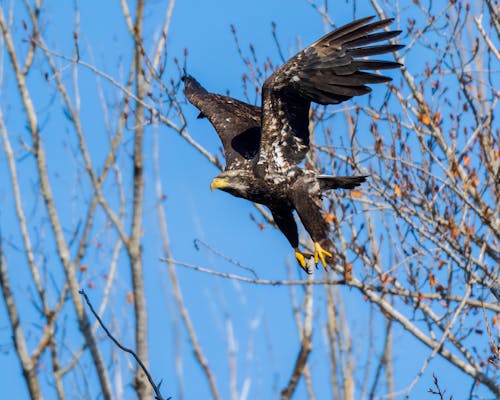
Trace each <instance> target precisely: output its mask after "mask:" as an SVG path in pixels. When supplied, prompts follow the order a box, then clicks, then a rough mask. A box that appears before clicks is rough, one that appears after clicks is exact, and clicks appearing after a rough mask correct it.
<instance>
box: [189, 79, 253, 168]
mask: <svg viewBox="0 0 500 400" xmlns="http://www.w3.org/2000/svg"><path fill="white" fill-rule="evenodd" d="M182 80H183V81H184V94H185V95H186V98H187V99H188V100H189V102H190V103H191V104H193V105H194V106H196V108H198V109H199V110H200V114H199V115H198V118H208V120H209V121H210V122H211V123H212V125H213V126H214V128H215V130H216V131H217V134H218V135H219V137H220V139H221V141H222V146H223V147H224V157H225V159H226V170H228V169H240V168H249V166H250V160H252V159H253V158H254V157H255V156H256V155H257V153H258V150H259V144H260V136H261V129H260V123H261V116H260V115H261V112H260V107H256V106H252V105H250V104H247V103H244V102H242V101H239V100H236V99H233V98H231V97H228V96H221V95H219V94H215V93H209V92H208V91H207V90H206V89H205V88H203V87H202V86H201V85H200V84H199V83H198V81H196V79H194V78H193V77H192V76H189V75H186V76H184V77H183V78H182Z"/></svg>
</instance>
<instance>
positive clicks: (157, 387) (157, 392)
mask: <svg viewBox="0 0 500 400" xmlns="http://www.w3.org/2000/svg"><path fill="white" fill-rule="evenodd" d="M78 293H80V294H81V295H82V296H83V297H84V299H85V302H86V303H87V305H88V306H89V308H90V311H91V312H92V314H93V315H94V317H95V318H96V319H97V321H98V322H99V325H101V328H102V329H104V332H106V335H108V337H109V338H110V339H111V340H112V341H113V343H114V344H115V345H116V346H118V347H119V348H120V349H121V350H123V351H124V352H126V353H129V354H132V357H134V359H135V361H136V362H137V364H139V366H140V367H141V369H142V371H143V372H144V373H145V374H146V376H147V378H148V381H149V383H150V385H151V387H152V388H153V390H154V392H155V398H156V399H157V400H164V398H163V396H162V395H161V393H160V385H161V382H160V383H159V384H158V385H156V384H155V383H154V381H153V378H152V377H151V374H150V373H149V371H148V369H147V368H146V366H145V365H144V363H143V362H142V361H141V359H140V358H139V357H138V356H137V354H136V353H135V351H134V350H132V349H129V348H128V347H125V346H123V345H122V344H121V343H120V342H119V341H118V340H117V339H116V338H115V337H114V336H113V334H112V333H111V332H110V331H109V329H108V328H107V327H106V325H104V322H102V319H101V317H99V314H98V313H97V311H96V310H95V309H94V306H92V303H91V302H90V299H89V297H88V296H87V293H85V290H83V289H81V290H79V291H78ZM169 399H171V397H168V398H167V399H166V400H169Z"/></svg>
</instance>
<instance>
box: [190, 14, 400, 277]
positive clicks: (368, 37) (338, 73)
mask: <svg viewBox="0 0 500 400" xmlns="http://www.w3.org/2000/svg"><path fill="white" fill-rule="evenodd" d="M372 19H373V17H368V18H363V19H359V20H356V21H354V22H351V23H350V24H347V25H345V26H342V27H341V28H338V29H336V30H334V31H333V32H330V33H328V34H327V35H325V36H323V37H322V38H321V39H319V40H318V41H317V42H315V43H313V44H312V45H310V46H309V47H307V48H305V49H304V50H302V51H301V52H299V53H298V54H296V55H295V56H294V57H292V58H291V59H290V60H288V61H287V62H286V63H285V64H283V65H282V66H281V67H280V68H279V69H278V70H276V71H275V72H274V73H273V74H272V75H271V76H269V77H268V78H267V79H266V81H265V82H264V85H263V86H262V107H257V106H253V105H250V104H247V103H245V102H242V101H239V100H236V99H233V98H231V97H228V96H222V95H219V94H215V93H210V92H208V91H207V90H205V89H204V88H203V87H202V86H201V85H200V84H199V83H198V82H197V81H196V80H195V79H194V78H193V77H191V76H189V75H185V76H184V77H183V81H184V85H185V87H184V93H185V95H186V98H187V99H188V100H189V102H191V103H192V104H193V105H194V106H196V107H197V108H198V109H199V110H200V114H199V116H198V118H208V120H209V121H210V122H211V123H212V125H213V126H214V128H215V130H216V131H217V134H218V135H219V137H220V139H221V141H222V145H223V148H224V156H225V159H226V167H225V169H224V171H223V172H222V173H221V174H219V175H218V176H217V177H216V178H215V179H214V180H213V181H212V183H211V185H210V188H211V189H212V190H213V189H221V190H223V191H225V192H228V193H230V194H232V195H234V196H237V197H242V198H244V199H247V200H250V201H252V202H255V203H259V204H263V205H265V206H267V207H268V208H269V210H270V211H271V213H272V216H273V218H274V221H275V223H276V225H277V226H278V228H279V229H280V230H281V232H283V234H284V235H285V236H286V238H287V239H288V241H289V242H290V244H291V245H292V247H293V248H294V250H295V257H296V259H297V261H298V262H299V264H300V266H301V267H302V268H303V269H305V270H306V271H307V269H306V266H307V262H306V258H309V257H312V256H314V262H315V263H316V265H317V264H318V262H319V261H321V263H322V264H323V266H324V267H325V268H326V266H327V261H326V257H332V254H331V252H330V251H328V250H327V249H325V248H324V247H326V243H327V242H328V237H329V226H328V223H327V221H326V220H325V219H324V217H323V214H324V212H323V202H322V197H321V194H322V192H323V191H326V190H330V189H338V188H342V189H352V188H354V187H356V186H358V185H360V184H361V183H362V182H364V181H365V180H366V176H326V175H318V174H317V173H316V172H314V171H311V170H304V169H301V168H299V167H298V165H297V164H299V163H300V162H301V161H302V160H303V159H304V157H305V155H306V153H307V152H308V151H309V146H310V143H309V136H310V132H309V108H310V105H311V102H314V103H319V104H323V105H327V104H338V103H341V102H343V101H346V100H349V99H350V98H351V97H353V96H360V95H363V94H366V93H369V92H370V91H371V89H370V87H368V86H366V85H367V84H372V83H383V82H388V81H390V80H391V78H389V77H386V76H382V75H379V74H374V73H370V72H365V71H374V70H384V69H393V68H400V67H401V66H402V65H401V64H399V63H397V62H393V61H381V60H367V59H366V58H365V57H367V56H372V55H378V54H385V53H390V52H394V51H397V50H399V49H400V48H402V47H403V46H402V45H398V44H376V43H378V42H380V41H385V40H388V39H391V38H393V37H395V36H397V35H399V34H400V33H401V31H386V30H382V29H383V28H385V27H387V26H388V25H390V24H391V23H392V21H393V19H384V20H381V21H377V22H371V20H372ZM377 30H379V32H375V31H377ZM374 32H375V33H374ZM294 210H295V211H296V212H297V214H298V216H299V218H300V220H301V222H302V224H303V225H304V227H305V229H306V230H307V232H308V233H309V235H310V236H311V238H312V240H313V242H314V255H310V254H306V253H303V252H302V251H301V250H300V249H299V235H298V231H297V225H296V222H295V219H294V215H293V211H294Z"/></svg>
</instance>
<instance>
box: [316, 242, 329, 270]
mask: <svg viewBox="0 0 500 400" xmlns="http://www.w3.org/2000/svg"><path fill="white" fill-rule="evenodd" d="M325 256H327V257H330V258H331V257H332V253H330V252H329V251H327V250H325V249H324V248H323V247H321V245H320V244H319V242H314V262H315V263H316V264H318V261H319V260H321V264H323V267H325V268H326V265H327V264H326V260H325Z"/></svg>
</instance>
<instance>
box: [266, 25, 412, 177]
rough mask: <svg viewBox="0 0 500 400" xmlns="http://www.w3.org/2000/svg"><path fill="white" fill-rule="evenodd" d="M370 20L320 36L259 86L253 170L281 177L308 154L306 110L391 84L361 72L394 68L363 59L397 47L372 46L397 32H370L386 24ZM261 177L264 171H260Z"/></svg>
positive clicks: (387, 63) (390, 45)
mask: <svg viewBox="0 0 500 400" xmlns="http://www.w3.org/2000/svg"><path fill="white" fill-rule="evenodd" d="M372 19H373V17H368V18H363V19H359V20H357V21H354V22H351V23H350V24H347V25H345V26H343V27H341V28H339V29H336V30H335V31H333V32H330V33H329V34H327V35H325V36H324V37H322V38H321V39H319V40H318V41H317V42H315V43H313V44H312V45H310V46H309V47H307V48H306V49H304V50H303V51H301V52H300V53H298V54H297V55H295V56H294V57H293V58H291V59H290V60H288V61H287V62H286V63H285V64H284V65H283V66H281V67H280V68H279V69H278V70H277V71H276V72H274V73H273V74H272V75H271V76H270V77H269V78H267V79H266V81H265V82H264V86H263V88H262V109H263V118H262V139H261V143H260V149H259V161H258V164H257V171H259V169H262V168H264V169H266V170H267V171H266V172H270V173H272V172H278V173H283V172H285V171H286V170H287V169H288V167H289V164H290V163H294V164H295V163H298V162H300V161H301V160H302V159H303V158H304V156H305V155H306V153H307V151H308V149H309V129H308V126H309V106H310V103H311V102H315V103H319V104H337V103H341V102H343V101H345V100H348V99H350V98H351V97H353V96H359V95H362V94H365V93H369V92H370V91H371V89H370V88H369V87H368V86H366V84H371V83H381V82H388V81H390V80H391V78H389V77H385V76H382V75H378V74H373V73H368V72H363V70H381V69H391V68H399V67H401V64H399V63H396V62H393V61H379V60H366V59H364V58H361V59H360V58H359V57H365V56H371V55H377V54H384V53H389V52H392V51H396V50H399V49H400V48H401V47H403V46H402V45H397V44H383V45H372V44H373V43H377V42H380V41H382V40H388V39H391V38H393V37H395V36H397V35H398V34H399V33H400V31H382V32H378V33H372V32H373V31H376V30H379V29H382V28H384V27H386V26H387V25H389V24H390V23H391V22H392V21H393V20H392V19H385V20H382V21H377V22H373V23H370V21H371V20H372ZM262 172H264V171H262Z"/></svg>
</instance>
